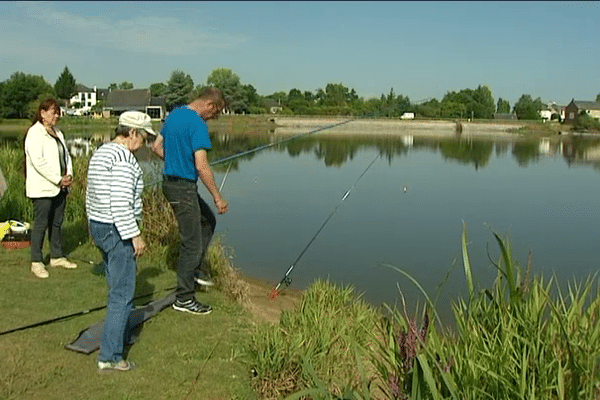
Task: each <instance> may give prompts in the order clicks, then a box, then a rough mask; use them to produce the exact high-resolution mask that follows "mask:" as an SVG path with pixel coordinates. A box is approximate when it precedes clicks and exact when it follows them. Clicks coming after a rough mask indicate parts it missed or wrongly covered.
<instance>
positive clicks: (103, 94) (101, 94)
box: [96, 89, 110, 100]
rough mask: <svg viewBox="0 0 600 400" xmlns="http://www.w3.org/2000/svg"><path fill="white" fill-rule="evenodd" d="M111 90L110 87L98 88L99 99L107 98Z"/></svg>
mask: <svg viewBox="0 0 600 400" xmlns="http://www.w3.org/2000/svg"><path fill="white" fill-rule="evenodd" d="M108 93H110V91H109V90H108V89H96V98H97V99H98V100H106V98H107V97H108Z"/></svg>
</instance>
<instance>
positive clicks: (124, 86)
mask: <svg viewBox="0 0 600 400" xmlns="http://www.w3.org/2000/svg"><path fill="white" fill-rule="evenodd" d="M131 89H133V83H130V82H127V81H124V82H121V83H119V90H131Z"/></svg>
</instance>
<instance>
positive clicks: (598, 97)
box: [596, 93, 600, 103]
mask: <svg viewBox="0 0 600 400" xmlns="http://www.w3.org/2000/svg"><path fill="white" fill-rule="evenodd" d="M596 102H597V103H600V93H598V95H597V96H596Z"/></svg>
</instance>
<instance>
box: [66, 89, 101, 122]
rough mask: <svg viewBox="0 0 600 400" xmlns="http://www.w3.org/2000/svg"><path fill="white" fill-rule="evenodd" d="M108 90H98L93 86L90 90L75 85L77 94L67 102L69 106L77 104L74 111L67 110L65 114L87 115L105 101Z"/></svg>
mask: <svg viewBox="0 0 600 400" xmlns="http://www.w3.org/2000/svg"><path fill="white" fill-rule="evenodd" d="M107 93H108V89H98V88H97V87H96V86H94V88H93V89H90V88H88V87H86V86H84V85H77V93H76V94H74V95H73V97H71V99H70V100H69V102H70V104H71V106H72V105H73V104H75V103H79V107H77V108H76V109H71V110H67V114H71V115H83V114H88V113H89V112H90V110H91V109H92V107H93V106H95V105H96V103H98V102H99V101H101V100H106V96H107Z"/></svg>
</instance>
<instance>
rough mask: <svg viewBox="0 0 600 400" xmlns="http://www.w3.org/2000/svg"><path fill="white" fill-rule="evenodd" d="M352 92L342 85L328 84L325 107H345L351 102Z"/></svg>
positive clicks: (324, 101) (324, 100)
mask: <svg viewBox="0 0 600 400" xmlns="http://www.w3.org/2000/svg"><path fill="white" fill-rule="evenodd" d="M349 95H350V91H349V90H348V88H347V87H346V86H344V85H343V84H341V83H328V84H327V86H325V97H324V99H323V105H326V106H337V107H342V106H345V105H346V104H347V102H348V100H349Z"/></svg>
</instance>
